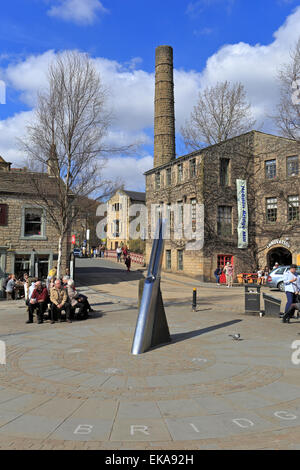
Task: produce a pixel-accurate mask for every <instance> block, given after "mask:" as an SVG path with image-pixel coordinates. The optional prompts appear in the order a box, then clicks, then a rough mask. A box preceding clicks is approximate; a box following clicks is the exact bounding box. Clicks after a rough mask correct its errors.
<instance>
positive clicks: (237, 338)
mask: <svg viewBox="0 0 300 470" xmlns="http://www.w3.org/2000/svg"><path fill="white" fill-rule="evenodd" d="M228 336H231V337H232V338H233V339H235V340H239V339H240V337H241V335H240V334H239V333H235V334H234V335H228Z"/></svg>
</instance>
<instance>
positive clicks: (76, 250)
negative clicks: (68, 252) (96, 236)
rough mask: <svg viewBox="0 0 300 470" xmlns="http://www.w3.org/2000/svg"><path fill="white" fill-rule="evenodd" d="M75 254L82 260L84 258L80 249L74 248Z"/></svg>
mask: <svg viewBox="0 0 300 470" xmlns="http://www.w3.org/2000/svg"><path fill="white" fill-rule="evenodd" d="M73 253H74V256H79V257H80V258H81V257H82V251H81V249H80V248H74V250H73Z"/></svg>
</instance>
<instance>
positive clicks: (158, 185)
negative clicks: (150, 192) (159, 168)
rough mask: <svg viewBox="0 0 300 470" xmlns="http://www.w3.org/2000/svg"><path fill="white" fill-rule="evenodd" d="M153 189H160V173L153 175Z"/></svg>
mask: <svg viewBox="0 0 300 470" xmlns="http://www.w3.org/2000/svg"><path fill="white" fill-rule="evenodd" d="M155 189H160V173H155Z"/></svg>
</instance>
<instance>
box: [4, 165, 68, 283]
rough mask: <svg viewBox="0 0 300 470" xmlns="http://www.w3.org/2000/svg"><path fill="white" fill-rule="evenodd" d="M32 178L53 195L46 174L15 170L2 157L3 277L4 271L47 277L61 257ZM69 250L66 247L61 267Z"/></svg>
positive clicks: (55, 236)
mask: <svg viewBox="0 0 300 470" xmlns="http://www.w3.org/2000/svg"><path fill="white" fill-rule="evenodd" d="M33 180H35V181H38V183H39V184H40V185H43V187H44V188H47V193H48V195H49V198H54V197H55V194H56V186H55V184H54V180H53V179H52V178H51V177H50V176H49V175H48V174H47V173H33V172H29V171H26V170H25V169H22V170H19V169H12V168H11V163H8V162H6V161H5V160H4V159H3V158H2V157H0V279H1V278H2V279H3V277H4V275H5V273H14V274H16V275H19V274H21V273H23V272H25V271H26V272H29V273H30V274H31V275H38V276H39V277H44V276H46V275H47V273H48V270H49V269H50V268H51V267H52V266H53V263H55V261H56V260H57V257H58V235H57V231H56V229H55V227H54V226H53V223H52V222H51V220H50V219H49V217H47V214H46V211H45V209H43V208H42V207H41V201H40V200H39V199H38V198H37V196H36V190H35V187H34V185H33V184H32V182H33ZM69 251H70V244H69V239H67V240H66V241H65V243H64V246H63V257H62V269H63V270H64V269H65V267H66V263H67V260H68V254H69Z"/></svg>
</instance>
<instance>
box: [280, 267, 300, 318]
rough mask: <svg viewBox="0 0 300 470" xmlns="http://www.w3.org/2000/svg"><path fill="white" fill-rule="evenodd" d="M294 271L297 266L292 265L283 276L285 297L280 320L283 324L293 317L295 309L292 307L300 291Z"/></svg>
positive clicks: (299, 282) (299, 280) (298, 280)
mask: <svg viewBox="0 0 300 470" xmlns="http://www.w3.org/2000/svg"><path fill="white" fill-rule="evenodd" d="M296 269H297V265H296V264H292V265H291V266H290V269H288V270H287V271H286V272H285V273H284V275H283V284H284V290H285V293H286V297H287V303H286V306H285V311H284V316H283V318H282V322H283V323H286V322H288V323H289V320H290V318H291V317H293V316H294V312H295V307H293V305H294V304H296V303H297V297H298V293H299V291H300V279H299V275H298V274H297V272H296Z"/></svg>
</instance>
